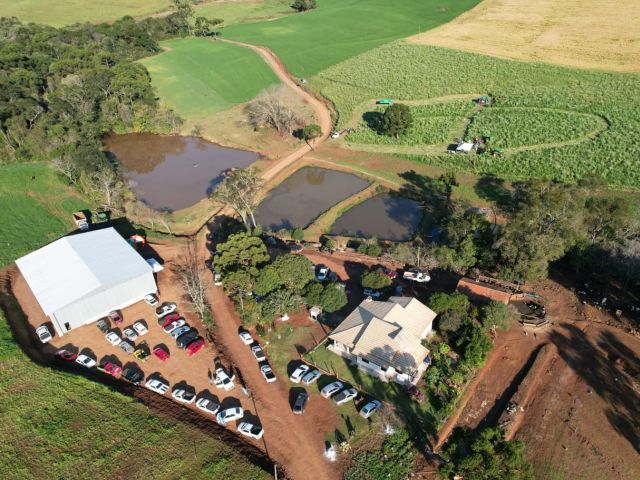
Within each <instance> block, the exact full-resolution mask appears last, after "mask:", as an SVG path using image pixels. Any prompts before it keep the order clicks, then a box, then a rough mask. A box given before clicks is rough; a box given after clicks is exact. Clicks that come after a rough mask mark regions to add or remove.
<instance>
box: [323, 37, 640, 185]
mask: <svg viewBox="0 0 640 480" xmlns="http://www.w3.org/2000/svg"><path fill="white" fill-rule="evenodd" d="M382 72H383V73H384V75H383V74H382ZM310 86H311V87H312V88H316V89H318V90H320V91H321V92H322V93H323V94H324V95H326V96H327V97H328V98H330V99H331V100H332V101H333V102H334V103H335V105H336V107H337V109H338V111H339V113H340V124H342V125H344V124H346V123H347V122H348V121H349V120H350V119H351V118H352V116H353V113H354V112H355V111H356V110H357V109H358V108H360V106H361V105H362V104H363V103H365V102H368V101H371V99H375V98H381V97H393V98H395V99H404V100H420V101H424V100H425V99H429V98H435V97H442V96H449V95H461V94H471V93H483V92H484V93H490V94H492V95H493V96H494V97H495V99H496V102H495V106H494V107H491V108H490V109H488V110H486V111H487V114H486V115H487V118H482V117H481V120H482V121H483V122H485V120H486V121H489V120H492V122H493V123H492V126H491V128H488V130H491V131H490V132H489V133H491V134H492V141H494V142H505V144H506V143H509V144H522V143H523V142H525V141H526V143H527V144H528V145H531V143H532V142H540V143H542V145H533V146H534V147H536V148H534V149H528V150H520V151H515V152H514V153H512V154H508V155H504V156H502V157H488V156H483V155H481V156H478V155H468V156H462V155H458V156H451V155H447V154H445V153H441V154H431V155H414V156H411V157H410V158H411V159H413V160H414V161H417V162H422V163H428V164H431V165H437V166H441V167H444V168H447V169H456V170H469V171H474V172H476V173H493V174H497V175H501V176H507V177H510V178H524V177H529V176H537V177H550V178H558V179H563V180H570V181H571V180H576V179H578V178H581V177H583V176H585V175H587V174H592V173H597V174H599V175H601V176H602V177H604V178H605V179H606V180H607V181H608V182H609V183H610V184H612V185H615V186H619V187H635V188H637V187H640V160H639V159H640V144H639V143H638V142H636V141H634V140H632V139H635V138H636V137H638V135H639V134H640V117H639V116H638V115H637V112H638V110H639V109H640V96H638V95H637V94H636V92H638V91H640V75H636V74H623V73H605V72H593V71H591V72H590V71H583V70H577V69H569V68H562V67H555V66H551V65H544V64H535V63H522V62H516V61H510V60H502V59H498V58H494V57H488V56H483V55H477V54H472V53H465V52H458V51H455V50H447V49H443V48H438V47H428V46H419V45H407V44H400V43H395V44H391V45H386V46H383V47H380V48H378V49H375V50H372V51H369V52H366V53H364V54H362V55H359V56H358V57H356V58H353V59H350V60H348V61H345V62H343V63H341V64H339V65H336V66H334V67H332V68H330V69H328V70H326V71H324V72H322V73H321V74H320V75H318V76H317V77H314V79H313V80H312V82H310ZM501 109H504V110H501ZM507 109H509V110H507ZM515 109H528V110H529V111H530V112H533V113H535V114H533V113H532V114H529V115H526V114H525V115H522V116H521V117H520V118H519V119H518V120H517V122H516V123H515V124H513V125H510V123H509V122H508V121H506V120H507V119H506V117H504V116H503V115H501V112H502V113H504V112H507V111H508V112H512V113H513V112H515ZM541 109H548V110H546V111H545V110H541ZM555 110H558V111H563V112H568V113H569V114H572V115H573V116H572V117H571V118H570V119H568V117H567V116H566V114H565V115H562V119H563V120H562V124H561V125H560V126H559V127H558V128H559V131H556V128H557V127H556V124H555V123H554V122H556V121H558V120H559V118H560V117H559V116H558V114H557V112H553V111H555ZM484 115H485V114H484V113H483V116H484ZM488 116H494V118H493V119H491V118H489V117H488ZM496 116H497V117H496ZM593 116H596V117H600V118H601V120H602V123H603V124H605V126H606V129H605V130H604V131H603V132H601V133H600V134H598V135H596V136H595V138H593V139H582V140H580V141H578V142H577V143H576V142H569V143H566V142H557V140H559V135H561V136H562V137H563V138H569V139H570V138H573V137H574V136H575V135H576V132H578V133H577V134H580V133H584V132H585V130H587V129H588V128H591V126H592V125H594V123H593V122H592V120H593V118H594V117H593ZM498 117H499V118H498ZM485 124H486V122H485ZM474 128H475V127H474ZM496 135H498V136H501V137H502V138H499V137H498V136H496ZM523 138H524V140H523ZM549 143H557V145H555V146H549V145H544V144H549Z"/></svg>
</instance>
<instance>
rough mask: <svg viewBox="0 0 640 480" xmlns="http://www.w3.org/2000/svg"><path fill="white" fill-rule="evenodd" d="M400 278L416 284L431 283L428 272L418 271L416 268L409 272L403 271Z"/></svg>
mask: <svg viewBox="0 0 640 480" xmlns="http://www.w3.org/2000/svg"><path fill="white" fill-rule="evenodd" d="M402 278H404V279H405V280H409V281H411V282H417V283H427V282H430V281H431V277H430V276H429V272H427V271H426V270H418V269H417V268H412V269H411V270H407V271H405V272H404V273H403V274H402Z"/></svg>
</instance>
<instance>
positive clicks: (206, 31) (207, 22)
mask: <svg viewBox="0 0 640 480" xmlns="http://www.w3.org/2000/svg"><path fill="white" fill-rule="evenodd" d="M223 22H224V20H223V19H221V18H212V19H209V18H207V17H196V21H195V23H194V27H193V34H194V35H195V36H196V37H208V36H211V35H213V34H214V32H213V27H215V26H217V25H221V24H222V23H223Z"/></svg>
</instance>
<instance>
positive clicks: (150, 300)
mask: <svg viewBox="0 0 640 480" xmlns="http://www.w3.org/2000/svg"><path fill="white" fill-rule="evenodd" d="M144 301H145V302H146V303H147V305H151V306H152V307H155V306H156V305H157V304H158V297H156V296H155V295H154V294H153V293H150V294H149V295H145V296H144Z"/></svg>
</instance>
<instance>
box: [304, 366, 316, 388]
mask: <svg viewBox="0 0 640 480" xmlns="http://www.w3.org/2000/svg"><path fill="white" fill-rule="evenodd" d="M318 378H320V370H317V369H315V368H314V369H313V370H311V371H310V372H309V373H307V374H306V375H305V376H304V377H302V383H304V384H306V385H311V384H312V383H313V382H315V381H316V380H318Z"/></svg>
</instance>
